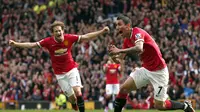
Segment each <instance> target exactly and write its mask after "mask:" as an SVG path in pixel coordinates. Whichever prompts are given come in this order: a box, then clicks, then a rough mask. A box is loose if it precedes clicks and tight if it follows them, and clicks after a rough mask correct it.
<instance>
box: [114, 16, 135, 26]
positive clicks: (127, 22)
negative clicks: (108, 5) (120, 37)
mask: <svg viewBox="0 0 200 112" xmlns="http://www.w3.org/2000/svg"><path fill="white" fill-rule="evenodd" d="M117 20H122V21H123V22H124V23H125V25H127V24H130V25H132V22H131V20H130V19H129V18H128V17H127V16H125V15H123V14H119V15H118V16H117Z"/></svg>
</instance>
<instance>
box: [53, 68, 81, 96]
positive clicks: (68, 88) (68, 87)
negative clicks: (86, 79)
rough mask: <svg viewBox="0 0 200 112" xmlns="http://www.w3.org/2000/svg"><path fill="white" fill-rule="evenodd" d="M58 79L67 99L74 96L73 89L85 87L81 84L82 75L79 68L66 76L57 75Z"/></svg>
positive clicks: (65, 74)
mask: <svg viewBox="0 0 200 112" xmlns="http://www.w3.org/2000/svg"><path fill="white" fill-rule="evenodd" d="M56 79H57V80H58V84H59V86H60V87H61V89H62V91H63V92H64V93H65V95H66V96H67V97H69V96H71V95H73V94H74V90H73V88H72V87H74V86H80V87H83V86H82V84H81V78H80V74H79V71H78V69H77V68H73V69H72V70H70V71H69V72H67V73H64V74H59V75H58V74H56Z"/></svg>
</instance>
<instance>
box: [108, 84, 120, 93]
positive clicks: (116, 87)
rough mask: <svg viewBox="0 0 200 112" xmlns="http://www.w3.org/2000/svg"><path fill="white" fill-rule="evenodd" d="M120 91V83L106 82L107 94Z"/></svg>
mask: <svg viewBox="0 0 200 112" xmlns="http://www.w3.org/2000/svg"><path fill="white" fill-rule="evenodd" d="M118 93H119V84H106V94H107V95H112V94H118Z"/></svg>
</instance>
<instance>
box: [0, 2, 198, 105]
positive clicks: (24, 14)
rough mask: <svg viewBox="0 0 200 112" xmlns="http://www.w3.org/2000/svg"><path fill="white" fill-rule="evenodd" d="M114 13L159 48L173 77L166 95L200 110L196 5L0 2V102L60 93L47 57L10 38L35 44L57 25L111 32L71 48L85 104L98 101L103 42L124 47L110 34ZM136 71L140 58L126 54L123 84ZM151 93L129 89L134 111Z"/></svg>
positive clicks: (77, 30) (101, 88) (102, 86)
mask: <svg viewBox="0 0 200 112" xmlns="http://www.w3.org/2000/svg"><path fill="white" fill-rule="evenodd" d="M118 13H122V14H125V15H127V16H128V17H130V19H131V20H132V26H133V27H134V26H137V27H140V28H143V29H145V30H146V31H147V32H148V33H149V34H151V35H152V36H153V38H154V39H155V41H156V42H157V43H158V45H159V47H160V49H161V52H162V54H163V57H164V59H165V60H166V62H167V64H168V69H169V73H170V83H169V91H168V93H169V98H170V99H172V100H178V99H194V100H195V101H196V107H197V108H200V31H199V30H200V0H181V1H180V0H170V1H169V0H0V44H1V46H0V101H2V102H4V101H9V100H36V101H38V100H47V101H54V100H55V96H56V91H59V90H60V88H59V86H58V85H57V82H56V79H55V76H54V75H53V71H52V68H51V62H50V59H49V55H48V52H47V51H46V50H45V49H39V48H38V49H37V48H35V49H20V48H11V47H10V46H9V45H8V40H10V39H13V40H16V41H20V42H25V41H30V42H34V41H39V40H41V39H42V38H45V37H47V36H50V35H51V32H50V30H49V25H50V24H51V23H52V22H53V21H54V20H60V21H63V22H64V23H65V24H66V28H65V30H66V33H71V34H85V33H88V32H92V31H95V30H98V29H101V28H102V27H103V26H106V25H108V26H109V27H110V28H111V33H110V34H106V35H103V36H101V37H100V38H99V39H97V40H94V41H91V42H88V43H77V44H75V45H74V47H73V50H72V54H73V57H74V59H75V61H77V62H78V63H79V70H80V75H81V79H82V84H83V86H84V88H83V96H84V99H85V101H90V100H95V101H102V103H103V101H104V97H105V75H104V72H103V69H102V68H103V64H105V63H106V62H107V59H108V52H107V45H108V44H111V43H112V44H115V45H117V46H118V47H121V44H122V42H123V40H122V39H121V38H120V37H119V36H118V35H117V33H116V31H115V30H114V29H115V24H114V20H115V19H116V15H117V14H118ZM139 66H140V61H139V59H138V57H136V56H134V55H131V54H130V55H128V56H127V57H126V62H125V73H124V76H123V78H122V79H121V82H123V80H124V79H126V78H127V77H128V75H129V73H130V72H131V71H132V69H133V68H134V67H139ZM152 91H153V88H152V86H151V85H148V86H147V87H145V88H142V89H140V90H138V91H133V92H131V94H130V95H129V100H128V101H129V103H130V104H132V103H133V104H134V106H135V105H137V104H138V105H143V104H144V103H146V102H151V101H150V99H151V98H152V97H153V93H152ZM146 99H148V100H149V101H147V100H146ZM134 106H133V107H134ZM150 107H153V106H152V105H150ZM135 108H142V106H135Z"/></svg>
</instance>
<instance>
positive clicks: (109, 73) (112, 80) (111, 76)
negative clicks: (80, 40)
mask: <svg viewBox="0 0 200 112" xmlns="http://www.w3.org/2000/svg"><path fill="white" fill-rule="evenodd" d="M104 67H106V68H107V69H106V71H105V72H106V84H119V80H118V76H119V75H120V73H119V67H120V64H104Z"/></svg>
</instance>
